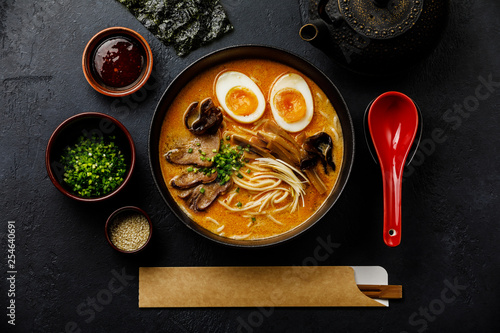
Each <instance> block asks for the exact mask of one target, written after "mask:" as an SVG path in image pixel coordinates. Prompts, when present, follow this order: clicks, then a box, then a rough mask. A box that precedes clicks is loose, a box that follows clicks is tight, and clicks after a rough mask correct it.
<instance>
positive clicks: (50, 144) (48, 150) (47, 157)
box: [45, 112, 136, 202]
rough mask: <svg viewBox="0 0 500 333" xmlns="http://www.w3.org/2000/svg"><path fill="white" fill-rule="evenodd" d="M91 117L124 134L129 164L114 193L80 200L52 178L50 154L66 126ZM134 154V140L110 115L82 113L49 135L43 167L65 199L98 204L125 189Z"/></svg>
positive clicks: (133, 161)
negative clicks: (103, 121)
mask: <svg viewBox="0 0 500 333" xmlns="http://www.w3.org/2000/svg"><path fill="white" fill-rule="evenodd" d="M93 117H95V118H105V119H108V120H110V121H111V122H113V124H115V125H116V126H118V127H119V128H120V130H121V131H122V132H123V133H124V134H125V137H126V138H127V141H128V143H129V149H130V159H131V162H130V168H129V169H128V172H127V176H126V177H125V179H124V180H123V182H122V183H121V185H120V186H118V187H117V188H116V189H115V190H114V191H112V192H110V193H108V194H106V195H105V196H102V197H97V198H82V197H79V196H77V195H74V194H73V193H71V192H69V191H67V190H66V189H65V188H64V187H63V186H62V185H61V184H60V183H59V181H58V180H57V179H56V177H55V176H54V173H53V172H52V166H51V162H52V161H51V159H50V154H51V151H52V147H53V145H54V142H55V140H57V137H58V135H59V134H60V133H61V132H62V131H63V130H64V129H65V128H66V126H68V125H70V124H71V123H73V122H75V121H78V120H80V119H84V118H93ZM135 154H136V151H135V144H134V140H133V138H132V135H130V133H129V131H128V130H127V128H126V127H125V126H124V125H123V124H122V123H121V122H119V121H118V120H117V119H116V118H114V117H112V116H110V115H107V114H105V113H100V112H82V113H78V114H76V115H73V116H71V117H69V118H68V119H66V120H64V121H63V122H62V123H61V124H59V125H58V126H57V127H56V129H55V130H54V132H52V134H51V136H50V138H49V141H48V143H47V147H46V149H45V167H46V169H47V174H48V176H49V178H50V180H51V181H52V184H54V186H55V187H56V188H57V189H58V190H59V191H60V192H61V193H63V194H64V195H66V196H67V197H69V198H71V199H74V200H77V201H83V202H98V201H103V200H106V199H108V198H111V197H112V196H114V195H116V194H117V193H118V192H120V191H121V190H122V189H123V188H124V187H125V185H126V184H127V183H128V181H129V180H130V178H131V177H132V172H133V171H134V166H135V159H136V156H135Z"/></svg>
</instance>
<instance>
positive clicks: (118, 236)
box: [108, 212, 150, 251]
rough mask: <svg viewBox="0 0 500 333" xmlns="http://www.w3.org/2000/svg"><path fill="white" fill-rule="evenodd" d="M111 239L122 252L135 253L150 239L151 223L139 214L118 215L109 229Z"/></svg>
mask: <svg viewBox="0 0 500 333" xmlns="http://www.w3.org/2000/svg"><path fill="white" fill-rule="evenodd" d="M108 228H109V229H108V231H109V239H110V240H111V242H112V243H113V244H114V245H115V246H116V247H117V248H119V249H120V250H123V251H135V250H137V249H139V248H140V247H142V246H143V245H144V244H145V243H146V242H147V240H148V238H149V233H150V230H149V222H148V220H147V218H146V217H145V216H144V215H142V214H139V213H129V212H124V213H121V214H119V215H117V216H116V217H115V218H114V219H113V220H112V221H111V223H110V226H109V227H108Z"/></svg>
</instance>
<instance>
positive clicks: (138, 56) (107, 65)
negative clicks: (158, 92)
mask: <svg viewBox="0 0 500 333" xmlns="http://www.w3.org/2000/svg"><path fill="white" fill-rule="evenodd" d="M143 52H144V50H143V49H142V48H141V47H139V46H138V45H137V44H136V43H134V42H132V41H130V40H129V39H126V38H124V37H113V38H110V39H107V40H105V41H104V42H103V43H102V44H101V45H99V46H98V47H97V49H96V51H95V53H94V54H95V56H94V70H95V72H96V74H97V76H98V77H99V78H100V79H101V81H102V82H103V83H104V84H105V85H107V86H110V87H114V88H123V87H126V86H129V85H131V84H132V83H134V82H135V81H136V80H137V79H138V78H139V77H140V75H141V73H142V68H143V66H144V55H143Z"/></svg>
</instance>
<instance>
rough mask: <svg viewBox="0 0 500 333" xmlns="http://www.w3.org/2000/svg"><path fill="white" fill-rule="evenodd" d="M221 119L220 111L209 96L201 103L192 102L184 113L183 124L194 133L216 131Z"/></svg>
mask: <svg viewBox="0 0 500 333" xmlns="http://www.w3.org/2000/svg"><path fill="white" fill-rule="evenodd" d="M222 120H223V116H222V111H221V109H220V108H218V107H217V106H215V105H214V103H213V102H212V99H211V98H206V99H204V100H203V101H202V102H201V103H198V102H194V103H192V104H191V105H189V107H188V108H187V110H186V113H185V114H184V125H185V126H186V128H187V129H188V130H189V131H191V133H193V134H195V135H202V134H205V133H214V132H216V131H217V130H218V129H219V127H220V125H221V124H222Z"/></svg>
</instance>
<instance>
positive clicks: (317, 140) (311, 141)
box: [301, 132, 335, 173]
mask: <svg viewBox="0 0 500 333" xmlns="http://www.w3.org/2000/svg"><path fill="white" fill-rule="evenodd" d="M303 146H304V149H305V150H306V151H307V152H308V153H309V156H308V157H306V158H304V159H302V160H301V167H302V165H303V164H304V166H307V167H309V168H311V167H313V166H315V165H316V163H317V162H314V160H315V159H319V160H320V161H321V164H323V169H324V170H325V173H328V169H327V165H330V166H331V167H332V169H333V170H335V163H334V162H333V154H332V150H333V141H332V138H331V137H330V136H329V135H328V134H326V133H325V132H320V133H317V134H315V135H313V136H310V137H308V138H307V139H306V140H305V141H304V145H303Z"/></svg>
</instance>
